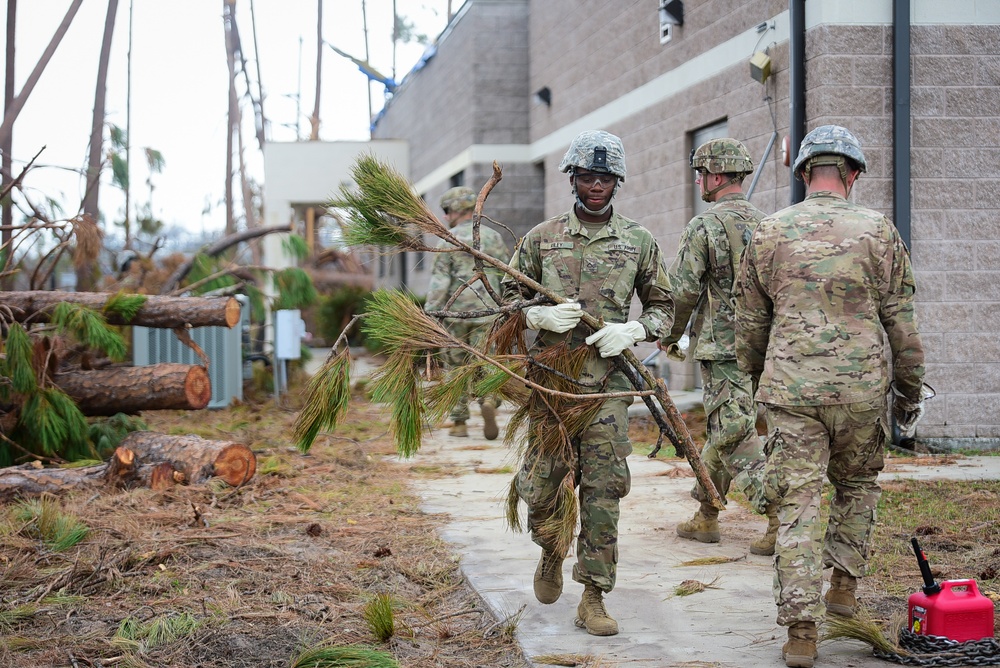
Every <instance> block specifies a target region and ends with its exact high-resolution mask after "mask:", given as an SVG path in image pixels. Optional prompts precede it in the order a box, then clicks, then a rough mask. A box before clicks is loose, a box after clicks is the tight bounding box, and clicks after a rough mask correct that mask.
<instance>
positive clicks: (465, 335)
mask: <svg viewBox="0 0 1000 668" xmlns="http://www.w3.org/2000/svg"><path fill="white" fill-rule="evenodd" d="M490 325H491V323H490V322H486V323H483V322H481V321H474V320H457V321H456V320H449V321H448V323H447V327H448V331H449V332H450V333H451V335H452V336H454V337H455V338H456V339H458V340H459V341H464V342H465V343H468V344H469V345H470V346H472V347H474V348H478V347H479V346H480V345H481V344H482V342H483V339H484V338H485V337H486V334H487V333H489V331H490ZM443 357H444V365H445V368H447V369H457V368H458V367H460V366H464V365H465V364H468V362H469V354H468V353H467V352H465V351H464V350H460V349H458V348H449V349H447V350H445V351H444V355H443ZM483 401H485V397H479V405H480V406H482V405H483ZM494 402H495V405H497V406H499V405H500V402H499V401H498V400H497V399H496V398H495V397H494ZM449 417H450V418H451V421H452V422H468V421H469V394H468V393H466V394H463V395H462V397H461V398H460V399H459V400H458V403H456V404H455V405H454V406H453V407H452V409H451V413H450V414H449Z"/></svg>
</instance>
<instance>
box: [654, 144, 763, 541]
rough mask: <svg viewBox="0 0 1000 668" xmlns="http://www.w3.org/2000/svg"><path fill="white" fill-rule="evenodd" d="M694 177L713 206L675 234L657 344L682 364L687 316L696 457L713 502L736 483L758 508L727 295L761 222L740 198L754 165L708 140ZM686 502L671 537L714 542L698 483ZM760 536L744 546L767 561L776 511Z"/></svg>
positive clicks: (750, 420) (712, 518)
mask: <svg viewBox="0 0 1000 668" xmlns="http://www.w3.org/2000/svg"><path fill="white" fill-rule="evenodd" d="M691 167H693V168H694V169H695V170H696V171H697V172H698V179H697V182H698V185H699V188H700V190H701V198H702V199H703V200H704V201H706V202H711V203H714V205H713V206H712V207H711V208H709V209H708V210H707V211H705V212H704V213H701V214H699V215H697V216H695V217H694V218H692V219H691V222H689V223H688V224H687V227H686V228H684V232H682V233H681V239H680V243H679V246H678V249H677V257H676V258H674V261H673V264H671V265H670V269H669V271H668V276H669V279H670V293H671V295H672V296H673V298H674V306H675V308H676V313H675V314H674V324H673V327H672V328H671V330H670V332H669V333H668V334H667V335H666V336H665V337H663V339H661V340H660V342H659V347H660V349H661V350H665V351H667V355H668V356H669V357H671V358H673V359H677V360H680V361H683V360H684V359H685V357H686V355H685V353H686V348H687V346H686V344H685V341H686V340H687V336H686V335H685V334H684V330H685V328H686V327H687V324H688V320H689V319H690V318H691V314H692V312H694V313H695V322H694V324H693V326H692V337H693V338H694V340H695V346H694V358H695V359H696V360H698V361H699V362H700V363H701V377H702V382H703V383H704V403H705V415H706V417H707V419H708V424H707V431H708V439H707V440H706V443H705V447H704V448H703V449H702V452H701V459H702V461H703V462H704V463H705V468H706V469H707V470H708V473H709V476H710V477H711V478H712V482H713V483H714V484H715V488H716V489H717V490H718V492H719V496H720V497H722V498H723V499H725V498H726V494H727V493H728V492H729V487H730V485H731V484H732V483H733V482H735V483H736V487H737V489H739V490H740V491H741V492H743V494H744V495H745V496H746V498H747V499H748V500H749V501H750V502H751V504H752V505H754V506H755V507H759V506H762V505H763V481H762V474H763V469H764V452H763V445H762V444H761V441H760V437H759V436H758V435H757V429H756V422H757V407H756V404H754V401H753V387H752V383H751V381H750V376H749V375H748V374H746V373H744V372H742V371H740V369H739V367H738V366H737V364H736V325H735V323H734V322H733V319H734V317H735V313H734V309H735V299H734V296H733V295H734V293H733V288H734V286H735V284H736V275H737V272H738V270H739V263H740V257H741V256H742V254H743V249H744V248H745V247H746V244H747V241H749V240H750V234H751V233H752V232H753V229H754V228H755V227H756V226H757V222H758V221H759V220H760V219H761V218H763V217H764V214H763V212H761V211H760V210H759V209H757V207H755V206H754V205H753V204H751V203H750V202H749V201H747V198H746V197H745V196H744V195H743V190H742V184H743V179H745V178H746V176H747V175H748V174H750V173H752V172H753V159H752V158H751V157H750V153H749V152H748V151H747V149H746V147H745V146H744V145H743V144H742V143H740V142H739V141H737V140H735V139H729V138H724V139H712V140H709V141H707V142H705V143H704V144H702V145H701V146H699V147H698V150H696V151H694V152H692V154H691ZM691 496H692V497H694V498H695V499H697V500H698V501H700V502H701V505H700V507H699V509H698V511H697V512H696V513H695V514H694V517H692V518H691V519H690V520H688V521H687V522H681V523H680V524H678V525H677V535H678V536H680V537H681V538H689V539H693V540H697V541H701V542H703V543H717V542H719V539H720V533H719V519H718V518H719V510H718V508H716V507H715V506H714V505H713V504H712V502H711V501H709V498H708V494H707V493H706V492H705V490H704V489H703V488H702V486H701V485H700V484H699V483H695V485H694V488H693V489H692V490H691ZM767 518H768V524H767V532H766V533H765V534H764V535H763V536H762V537H761V538H759V539H758V540H755V541H753V542H752V543H751V544H750V551H751V552H752V553H753V554H760V555H771V554H774V539H775V536H776V535H777V533H778V518H777V514H776V508H775V506H774V505H773V504H772V505H770V506H768V507H767Z"/></svg>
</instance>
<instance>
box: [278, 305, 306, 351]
mask: <svg viewBox="0 0 1000 668" xmlns="http://www.w3.org/2000/svg"><path fill="white" fill-rule="evenodd" d="M305 335H306V323H305V321H304V320H302V313H301V311H299V309H297V308H296V309H282V310H280V311H275V312H274V353H275V357H277V358H278V359H281V360H297V359H299V358H300V357H302V339H303V338H304V337H305Z"/></svg>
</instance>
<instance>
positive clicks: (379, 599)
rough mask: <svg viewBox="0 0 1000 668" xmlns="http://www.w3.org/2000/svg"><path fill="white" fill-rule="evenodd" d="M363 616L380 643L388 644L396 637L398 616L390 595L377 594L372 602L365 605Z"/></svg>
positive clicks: (362, 611)
mask: <svg viewBox="0 0 1000 668" xmlns="http://www.w3.org/2000/svg"><path fill="white" fill-rule="evenodd" d="M361 616H362V617H363V618H364V620H365V622H367V624H368V629H369V630H370V631H371V632H372V635H374V636H375V638H376V639H377V640H378V641H379V642H386V641H387V640H389V638H391V637H392V636H394V635H396V615H395V612H394V611H393V601H392V596H390V595H389V594H376V595H375V597H374V598H373V599H372V600H370V601H368V602H367V603H365V605H364V607H363V608H362V609H361Z"/></svg>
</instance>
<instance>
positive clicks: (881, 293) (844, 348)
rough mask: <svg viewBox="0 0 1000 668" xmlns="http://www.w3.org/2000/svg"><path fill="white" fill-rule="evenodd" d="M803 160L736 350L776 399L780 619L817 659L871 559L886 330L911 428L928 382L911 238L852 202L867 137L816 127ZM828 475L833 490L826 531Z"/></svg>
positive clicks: (744, 274)
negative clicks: (800, 190)
mask: <svg viewBox="0 0 1000 668" xmlns="http://www.w3.org/2000/svg"><path fill="white" fill-rule="evenodd" d="M792 167H793V171H794V172H795V174H796V176H797V177H799V178H801V179H803V180H804V181H805V183H806V186H807V196H806V199H805V200H804V201H803V202H801V203H799V204H795V205H793V206H791V207H788V208H786V209H784V210H782V211H779V212H778V213H776V214H774V215H773V216H770V217H768V218H765V219H764V220H762V221H761V222H760V223H759V224H758V226H757V229H756V231H755V232H754V233H753V236H752V237H751V239H750V243H749V245H748V246H747V249H746V251H745V253H744V255H743V262H742V264H741V267H740V279H739V283H738V286H737V309H736V323H737V328H736V354H737V358H738V360H739V363H740V368H742V369H743V370H745V371H747V372H748V373H750V374H751V375H752V376H753V377H754V379H755V381H756V382H757V386H758V389H757V396H756V399H757V401H759V402H761V403H763V404H765V405H766V406H767V417H768V431H769V437H768V441H767V444H766V446H765V451H766V452H767V464H766V467H765V470H764V487H765V494H766V495H767V497H768V499H769V500H771V501H775V502H777V503H778V518H779V519H780V522H781V524H780V527H779V529H778V540H777V546H776V548H775V559H774V568H775V577H774V593H775V602H776V603H777V606H778V620H777V621H778V624H781V625H782V626H788V627H789V628H788V641H787V642H786V643H785V645H784V646H783V648H782V658H784V660H785V664H786V665H788V666H800V667H805V668H808V667H810V666H812V665H813V661H814V659H815V657H816V623H817V622H818V621H821V620H822V619H823V618H824V614H825V613H826V612H827V611H829V612H830V613H834V614H841V615H848V616H850V615H853V614H854V610H855V607H856V600H855V597H854V593H855V591H856V588H857V578H860V577H862V576H863V575H864V574H865V569H866V567H867V560H868V551H869V549H870V546H871V536H872V531H873V529H874V526H875V507H876V505H877V504H878V499H879V495H880V493H881V488H880V487H879V485H878V482H877V478H878V473H879V471H880V470H881V469H882V466H883V462H882V450H883V447H884V446H885V442H886V439H887V436H888V428H887V425H886V416H887V411H886V394H887V392H888V391H889V388H890V385H889V382H888V379H889V372H888V369H887V366H886V360H885V356H884V343H883V336H885V337H886V338H887V339H888V342H889V347H890V350H891V355H892V374H893V376H894V382H893V383H892V387H893V389H894V390H895V391H896V393H897V394H898V395H899V398H898V399H897V400H896V401H895V402H894V404H893V412H894V415H895V416H896V418H897V420H898V421H899V423H900V425H901V427H902V428H905V429H911V428H912V427H913V426H914V424H915V422H916V419H917V418H918V417H919V415H920V413H921V412H922V403H923V399H924V394H923V390H924V388H925V387H926V386H924V385H923V376H924V353H923V348H922V346H921V343H920V336H919V334H918V332H917V326H916V322H915V319H914V313H913V294H914V291H915V290H916V286H915V283H914V280H913V272H912V269H911V267H910V257H909V254H908V252H907V249H906V247H905V246H904V245H903V242H902V240H901V239H900V237H899V234H898V232H897V231H896V228H895V227H893V225H892V223H891V222H890V221H889V220H888V219H887V218H886V217H885V216H884V215H882V214H881V213H878V212H876V211H872V210H870V209H866V208H863V207H861V206H858V205H856V204H853V203H851V202H849V201H848V200H847V196H848V195H849V194H850V192H851V187H852V186H853V185H854V182H855V181H856V180H857V178H858V176H859V175H860V173H861V172H864V171H865V170H866V169H867V163H866V161H865V156H864V154H863V153H862V151H861V146H860V144H859V143H858V140H857V139H856V138H855V137H854V135H852V134H851V133H850V132H849V131H848V130H846V129H845V128H842V127H839V126H836V125H824V126H822V127H819V128H816V129H815V130H813V131H812V132H810V133H809V134H808V135H806V137H805V138H804V139H803V140H802V145H801V147H800V148H799V153H798V157H797V158H796V160H795V163H794V164H793V166H792ZM824 477H827V478H829V480H830V482H831V483H833V486H834V489H835V493H834V496H833V500H832V502H831V509H830V519H829V523H828V527H827V530H826V535H825V537H824V536H823V534H822V533H821V524H820V519H819V508H820V495H821V493H822V489H823V479H824ZM831 566H832V567H833V575H832V577H831V581H830V590H829V591H827V594H826V596H825V597H821V593H822V589H823V572H822V571H823V568H824V567H831ZM824 602H825V604H824Z"/></svg>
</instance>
